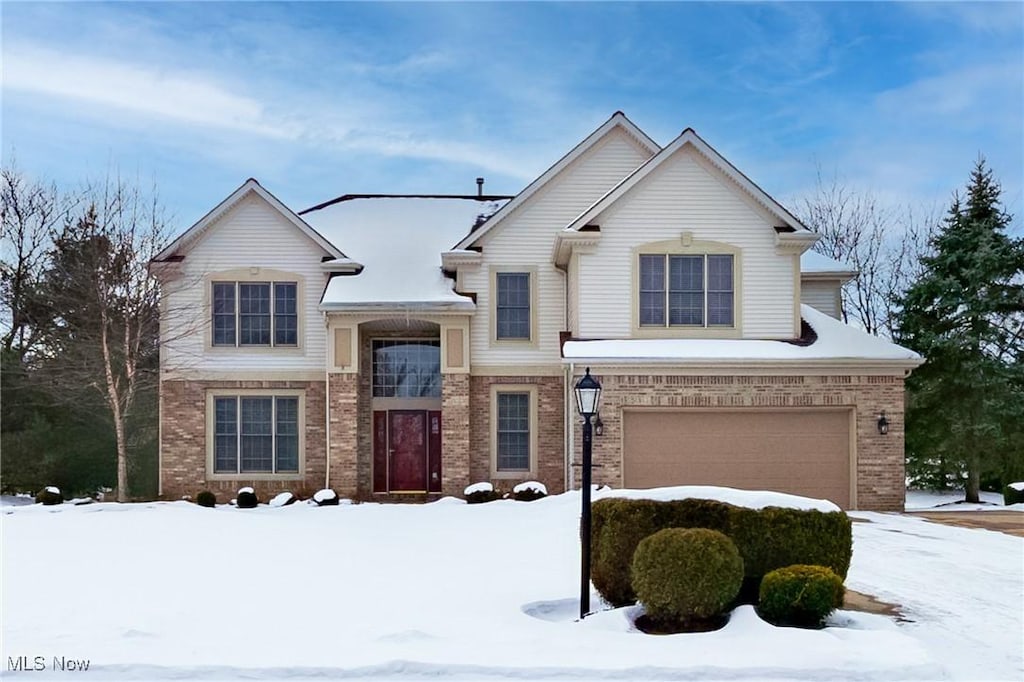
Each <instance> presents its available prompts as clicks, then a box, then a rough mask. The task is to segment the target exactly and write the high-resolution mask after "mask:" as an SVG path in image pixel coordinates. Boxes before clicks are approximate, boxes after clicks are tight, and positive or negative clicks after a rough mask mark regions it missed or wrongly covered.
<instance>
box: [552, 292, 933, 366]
mask: <svg viewBox="0 0 1024 682" xmlns="http://www.w3.org/2000/svg"><path fill="white" fill-rule="evenodd" d="M800 314H801V316H802V317H803V319H804V321H806V322H807V324H809V325H810V326H811V328H812V329H813V330H814V332H815V334H817V339H816V340H815V341H814V343H812V344H810V345H807V346H800V345H797V344H794V343H787V342H785V341H763V340H749V339H622V340H608V341H567V342H566V343H565V345H564V346H563V347H562V355H563V357H564V361H565V362H575V363H581V362H593V363H615V364H623V363H624V364H633V363H642V364H667V363H671V364H679V365H686V364H701V363H704V362H709V361H710V362H716V363H737V364H743V363H764V362H793V363H800V362H807V361H809V362H812V363H825V362H836V361H840V362H842V361H848V362H866V363H871V362H877V363H882V364H896V365H903V366H906V367H907V368H911V367H916V366H917V365H919V364H921V363H922V362H923V359H922V358H921V356H920V355H918V354H917V353H915V352H914V351H912V350H908V349H907V348H903V347H902V346H898V345H896V344H895V343H892V342H891V341H886V340H885V339H882V338H879V337H877V336H872V335H871V334H868V333H867V332H863V331H861V330H859V329H856V328H854V327H851V326H849V325H847V324H843V323H842V322H840V321H839V320H836V319H834V318H832V317H829V316H828V315H826V314H824V313H822V312H819V311H817V310H815V309H814V308H812V307H810V306H807V305H801V306H800Z"/></svg>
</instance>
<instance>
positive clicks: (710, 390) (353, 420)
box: [160, 362, 905, 510]
mask: <svg viewBox="0 0 1024 682" xmlns="http://www.w3.org/2000/svg"><path fill="white" fill-rule="evenodd" d="M362 364H363V365H364V366H368V365H369V363H368V362H367V363H362ZM595 375H596V376H598V377H599V379H600V381H601V383H602V386H603V389H604V391H603V394H602V408H601V418H602V421H603V423H604V434H603V435H602V436H600V437H595V439H594V462H595V464H599V465H600V466H599V467H597V468H595V469H594V482H595V483H606V484H609V485H612V486H621V485H622V451H621V444H622V408H624V407H626V408H629V407H642V406H657V407H678V408H709V407H710V408H715V407H720V408H758V407H766V408H778V407H793V408H800V407H849V408H851V409H853V410H854V414H855V418H856V434H855V438H854V440H855V457H856V481H855V489H856V496H857V497H856V499H857V507H858V508H860V509H874V510H901V509H902V508H903V503H904V495H905V486H904V453H903V428H902V427H903V379H902V378H901V377H897V376H874V375H865V376H859V375H852V376H843V375H829V376H813V375H812V376H800V375H794V376H770V375H763V376H762V375H740V376H689V375H685V376H671V375H669V376H663V375H602V374H600V370H597V371H595ZM367 377H368V373H367V374H364V373H360V374H358V375H357V374H341V373H334V374H331V375H330V389H331V390H330V395H331V405H330V441H331V460H330V477H331V487H333V488H334V489H335V490H337V491H338V492H339V494H341V495H344V496H350V497H359V498H367V497H370V496H372V488H371V486H372V479H371V465H372V431H371V424H370V419H371V399H370V384H369V380H368V378H367ZM494 384H519V385H523V386H534V387H536V389H537V406H536V409H537V417H538V418H537V430H538V433H537V446H538V452H537V470H536V472H535V474H534V475H530V476H523V477H522V478H517V479H505V478H502V479H492V476H491V470H492V461H491V457H492V453H491V428H492V425H491V423H490V422H491V386H492V385H494ZM214 389H217V390H224V389H227V390H230V389H259V390H264V389H265V390H266V391H267V393H268V394H269V393H273V392H274V391H275V390H278V389H301V390H303V391H304V396H305V426H306V431H305V453H304V455H305V460H304V475H303V476H302V477H301V478H299V479H297V480H270V481H267V480H252V479H246V478H244V477H239V478H237V479H231V480H213V479H211V478H208V477H207V458H208V452H207V447H208V445H207V425H206V401H207V392H208V391H210V390H214ZM161 398H162V401H163V425H162V433H161V457H162V468H161V472H160V476H161V484H162V491H163V498H164V499H179V498H181V497H182V496H184V495H191V496H193V497H194V496H195V494H196V493H198V492H199V491H200V490H204V489H205V490H211V491H213V492H214V493H215V494H216V495H217V498H218V501H220V502H226V501H227V500H229V499H231V498H232V497H234V495H235V492H236V491H237V490H238V488H239V487H241V486H243V485H251V486H253V487H254V488H255V489H256V491H257V493H258V494H259V496H260V498H261V499H267V498H269V497H270V496H272V495H274V494H276V493H278V492H280V491H282V490H291V491H298V492H304V493H306V494H311V493H312V492H314V491H315V490H317V489H319V488H320V487H322V486H323V484H324V481H325V477H326V473H327V472H326V471H325V465H326V457H325V447H324V443H325V442H326V438H327V434H326V433H325V428H324V423H325V409H324V407H325V406H324V383H323V382H294V381H234V382H231V381H178V380H175V381H164V382H162V384H161ZM564 401H565V394H564V388H563V380H562V378H561V377H552V376H526V377H508V376H470V375H468V374H445V375H443V376H442V397H441V404H442V429H441V434H442V435H441V438H442V448H443V451H442V458H443V459H442V469H441V470H442V489H443V492H444V494H446V495H461V493H462V490H463V488H465V486H466V485H468V484H470V483H475V482H478V481H491V482H492V483H493V484H494V485H495V487H498V488H501V489H504V490H508V489H510V488H511V487H512V486H514V485H515V484H516V483H517V482H519V481H520V480H526V479H527V478H534V479H536V480H539V481H541V482H542V483H544V484H545V485H546V486H547V487H548V490H549V492H551V493H557V492H561V491H563V490H564V489H565V462H564V459H563V456H562V453H563V450H564V437H563V429H564V423H565V421H564V419H565V413H564V405H565V402H564ZM883 410H884V411H885V413H886V416H887V418H888V420H889V422H890V424H891V425H892V428H891V429H890V431H889V433H888V434H886V435H880V434H879V433H878V430H877V426H876V421H877V415H878V413H879V412H881V411H883ZM571 416H572V420H571V421H572V424H573V425H574V428H575V429H576V431H575V434H574V444H575V449H576V455H575V458H574V461H576V462H579V461H580V459H581V453H580V447H581V442H582V434H581V429H580V422H579V420H578V419H576V418H575V415H571ZM573 476H574V478H575V483H576V485H577V486H578V484H579V469H578V468H575V469H574V470H573Z"/></svg>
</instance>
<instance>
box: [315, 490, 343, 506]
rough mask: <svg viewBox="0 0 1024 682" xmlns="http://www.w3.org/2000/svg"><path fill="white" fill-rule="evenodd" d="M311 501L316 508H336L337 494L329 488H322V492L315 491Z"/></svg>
mask: <svg viewBox="0 0 1024 682" xmlns="http://www.w3.org/2000/svg"><path fill="white" fill-rule="evenodd" d="M313 501H314V502H316V505H317V506H318V507H337V506H338V493H336V492H334V491H333V490H331V489H330V488H324V489H323V490H318V491H316V493H315V494H314V495H313Z"/></svg>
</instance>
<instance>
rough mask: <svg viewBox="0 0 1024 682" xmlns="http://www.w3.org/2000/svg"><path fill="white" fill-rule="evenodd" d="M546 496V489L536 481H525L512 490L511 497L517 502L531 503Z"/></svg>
mask: <svg viewBox="0 0 1024 682" xmlns="http://www.w3.org/2000/svg"><path fill="white" fill-rule="evenodd" d="M547 496H548V489H547V487H546V486H545V485H544V484H543V483H540V482H538V481H526V482H524V483H520V484H518V485H517V486H516V487H514V488H512V497H513V499H515V500H517V501H519V502H533V501H534V500H539V499H541V498H542V497H547Z"/></svg>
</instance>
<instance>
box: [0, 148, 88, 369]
mask: <svg viewBox="0 0 1024 682" xmlns="http://www.w3.org/2000/svg"><path fill="white" fill-rule="evenodd" d="M77 201H78V200H77V198H76V197H74V196H73V195H69V194H63V193H61V192H59V191H58V190H57V187H56V185H54V184H47V183H44V182H41V181H34V180H30V179H28V178H26V177H25V175H24V174H22V172H21V171H20V170H19V169H18V167H17V166H16V164H14V163H11V164H10V165H7V166H4V167H3V169H0V214H2V226H0V300H2V304H3V314H2V317H0V325H2V328H3V335H2V337H0V343H2V345H3V349H4V350H5V351H11V350H14V351H16V352H17V356H18V358H19V359H21V360H24V358H25V356H26V355H28V354H29V353H31V351H32V349H33V346H34V345H35V343H36V341H37V340H38V331H39V325H38V321H37V320H35V319H34V317H35V316H36V315H35V313H36V312H37V311H34V310H33V303H32V294H33V290H34V288H35V287H36V286H37V285H38V282H39V279H40V277H41V276H42V271H43V266H44V262H45V258H46V252H47V249H48V248H49V247H50V245H51V244H52V239H53V236H54V234H55V233H56V232H57V231H59V230H60V228H61V226H62V225H63V224H64V223H65V222H66V220H67V218H68V215H69V213H70V211H71V210H72V209H73V208H74V206H75V205H76V204H77Z"/></svg>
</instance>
